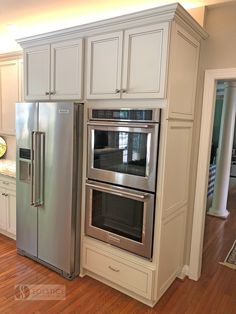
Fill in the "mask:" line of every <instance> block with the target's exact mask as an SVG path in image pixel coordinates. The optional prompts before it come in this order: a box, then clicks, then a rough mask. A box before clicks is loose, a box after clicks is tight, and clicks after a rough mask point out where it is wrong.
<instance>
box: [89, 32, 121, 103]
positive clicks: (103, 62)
mask: <svg viewBox="0 0 236 314" xmlns="http://www.w3.org/2000/svg"><path fill="white" fill-rule="evenodd" d="M122 36H123V34H122V32H116V33H111V34H107V35H101V36H94V37H90V38H88V55H87V57H88V58H87V98H89V99H106V98H107V99H112V98H120V93H116V90H117V89H118V90H120V86H121V57H122Z"/></svg>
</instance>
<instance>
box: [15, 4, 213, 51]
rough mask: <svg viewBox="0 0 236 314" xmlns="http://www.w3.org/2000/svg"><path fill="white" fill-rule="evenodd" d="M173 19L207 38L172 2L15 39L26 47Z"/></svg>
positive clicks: (186, 14)
mask: <svg viewBox="0 0 236 314" xmlns="http://www.w3.org/2000/svg"><path fill="white" fill-rule="evenodd" d="M174 19H177V20H179V19H180V20H182V21H183V22H184V24H185V25H187V26H188V27H190V28H193V29H194V31H195V33H196V35H197V36H199V37H200V38H202V39H206V38H207V36H208V35H207V33H206V32H205V30H204V29H203V28H202V27H201V26H200V25H199V24H198V23H197V22H196V21H195V20H194V18H193V17H192V16H191V15H190V14H189V13H188V12H187V11H186V10H185V9H184V8H183V7H182V6H181V5H180V4H179V3H174V4H170V5H165V6H161V7H157V8H153V9H148V10H144V11H139V12H135V13H131V14H126V15H122V16H118V17H114V18H110V19H106V20H101V21H97V22H93V23H88V24H82V25H78V26H74V27H70V28H66V29H61V30H57V31H52V32H48V33H44V34H38V35H33V36H29V37H25V38H19V39H17V40H16V41H17V43H18V44H20V45H21V47H22V48H27V47H30V46H34V45H37V44H38V42H39V41H40V42H41V43H45V44H46V43H52V42H56V41H58V40H62V39H73V38H78V37H85V36H91V35H92V34H96V32H99V33H101V32H107V31H114V30H122V29H124V28H126V27H127V28H129V27H133V26H134V25H135V26H138V25H140V26H142V25H147V24H150V23H157V22H170V21H172V20H174ZM137 23H138V24H137Z"/></svg>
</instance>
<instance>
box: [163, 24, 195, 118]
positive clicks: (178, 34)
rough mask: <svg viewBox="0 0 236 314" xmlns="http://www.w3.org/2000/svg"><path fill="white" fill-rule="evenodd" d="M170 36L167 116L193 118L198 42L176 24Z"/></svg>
mask: <svg viewBox="0 0 236 314" xmlns="http://www.w3.org/2000/svg"><path fill="white" fill-rule="evenodd" d="M172 36H173V41H172V46H171V55H170V60H171V66H170V73H169V90H168V94H169V97H168V98H169V100H168V105H169V106H168V117H171V118H184V119H193V118H194V104H195V94H196V81H197V72H198V57H199V45H200V44H199V42H198V41H197V40H196V39H194V38H193V37H192V36H191V35H189V34H188V33H187V32H186V31H185V30H184V29H183V28H182V27H180V26H179V25H178V24H174V26H173V31H172Z"/></svg>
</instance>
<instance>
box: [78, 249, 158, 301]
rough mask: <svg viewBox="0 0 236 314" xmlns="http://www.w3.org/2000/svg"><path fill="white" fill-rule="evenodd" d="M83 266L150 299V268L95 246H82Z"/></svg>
mask: <svg viewBox="0 0 236 314" xmlns="http://www.w3.org/2000/svg"><path fill="white" fill-rule="evenodd" d="M83 257H84V265H83V266H84V268H86V269H87V270H90V271H91V272H93V273H95V274H97V275H99V276H101V277H103V278H106V279H108V280H110V281H112V282H113V283H115V284H118V285H120V286H122V287H124V288H125V289H127V290H130V291H132V292H135V293H137V294H139V295H141V296H143V297H145V298H148V299H151V284H152V275H153V274H152V273H153V271H152V270H151V269H147V268H144V267H142V266H141V265H137V264H135V263H133V262H130V261H127V260H124V259H122V258H118V257H117V256H111V255H110V254H109V255H108V254H107V253H106V252H103V251H102V252H101V251H100V250H98V249H97V248H94V247H90V246H87V245H86V246H85V247H84V256H83Z"/></svg>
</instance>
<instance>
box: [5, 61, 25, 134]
mask: <svg viewBox="0 0 236 314" xmlns="http://www.w3.org/2000/svg"><path fill="white" fill-rule="evenodd" d="M19 66H20V65H19V60H11V61H3V62H0V119H1V123H0V132H1V133H2V134H7V135H14V134H15V103H16V102H18V101H19V100H20V75H19Z"/></svg>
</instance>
